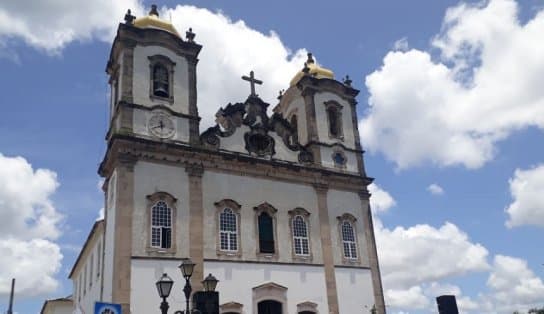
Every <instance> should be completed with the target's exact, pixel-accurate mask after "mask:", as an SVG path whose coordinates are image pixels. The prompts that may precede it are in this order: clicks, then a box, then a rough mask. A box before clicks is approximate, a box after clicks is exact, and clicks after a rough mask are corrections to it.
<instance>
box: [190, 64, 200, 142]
mask: <svg viewBox="0 0 544 314" xmlns="http://www.w3.org/2000/svg"><path fill="white" fill-rule="evenodd" d="M197 63H198V59H197V58H196V57H187V66H188V68H187V74H188V76H189V77H188V79H189V88H188V90H189V115H191V116H193V117H195V118H198V106H197V89H196V79H197V78H196V65H197ZM199 124H200V120H199V119H190V120H189V142H190V143H191V144H192V145H195V144H198V143H199V141H200V140H199V139H200V130H199Z"/></svg>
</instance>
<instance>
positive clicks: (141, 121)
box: [132, 109, 189, 143]
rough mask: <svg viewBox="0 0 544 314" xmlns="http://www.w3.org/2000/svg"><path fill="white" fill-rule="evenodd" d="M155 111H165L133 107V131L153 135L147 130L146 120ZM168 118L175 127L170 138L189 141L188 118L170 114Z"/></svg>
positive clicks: (147, 120)
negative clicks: (172, 121)
mask: <svg viewBox="0 0 544 314" xmlns="http://www.w3.org/2000/svg"><path fill="white" fill-rule="evenodd" d="M156 112H166V111H161V110H153V111H147V110H140V109H134V111H133V123H132V125H133V132H134V133H136V134H140V135H143V136H146V137H152V136H153V135H152V134H151V133H150V132H149V126H148V122H149V119H150V118H151V116H153V115H154V114H155V113H156ZM170 118H171V119H172V120H174V125H175V128H176V132H175V133H174V135H173V136H172V137H171V138H170V139H172V140H174V141H181V142H185V143H188V142H189V120H188V119H186V118H182V117H176V116H172V115H170Z"/></svg>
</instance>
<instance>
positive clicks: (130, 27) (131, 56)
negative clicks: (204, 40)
mask: <svg viewBox="0 0 544 314" xmlns="http://www.w3.org/2000/svg"><path fill="white" fill-rule="evenodd" d="M194 38H195V34H194V33H193V32H192V30H191V29H189V30H188V31H187V32H186V38H185V40H184V39H182V38H181V36H180V35H179V33H178V31H177V30H176V29H175V28H174V26H173V25H172V24H171V23H169V22H167V21H165V20H162V19H161V18H160V17H159V12H158V10H157V6H156V5H153V6H152V7H151V10H150V11H149V14H148V15H147V16H144V17H140V18H136V17H135V16H133V15H132V14H131V12H130V10H129V11H128V12H127V14H126V16H125V23H124V24H119V28H118V30H117V36H116V37H115V40H114V42H113V45H112V48H111V52H110V57H109V60H108V64H107V67H106V72H107V73H108V75H109V83H110V86H111V99H110V126H109V131H108V135H107V140H108V141H111V140H112V138H113V137H114V136H116V135H123V136H133V137H137V138H142V139H148V140H159V141H171V142H175V143H188V144H195V143H197V141H198V135H199V121H200V118H199V116H198V109H197V104H196V102H197V90H196V65H197V62H198V59H197V57H198V53H199V52H200V49H201V48H202V46H200V45H198V44H196V43H195V42H194Z"/></svg>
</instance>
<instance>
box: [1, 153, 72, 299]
mask: <svg viewBox="0 0 544 314" xmlns="http://www.w3.org/2000/svg"><path fill="white" fill-rule="evenodd" d="M57 187H58V182H57V176H56V174H55V173H54V172H52V171H50V170H47V169H37V170H34V169H33V168H32V166H31V165H30V164H29V163H28V162H27V161H26V160H25V159H24V158H22V157H6V156H3V155H2V154H0V230H2V233H1V234H0V256H2V258H1V259H0V294H5V293H9V289H10V282H11V278H13V277H16V278H17V279H18V281H17V285H16V291H17V293H18V294H19V295H22V296H29V295H37V294H41V293H46V292H51V291H53V290H55V289H56V287H57V285H58V282H57V281H56V279H55V278H54V276H55V275H56V273H57V272H58V270H59V268H60V261H61V260H62V255H61V253H60V248H59V246H58V245H57V244H56V243H54V242H52V240H54V239H56V238H57V237H58V236H59V235H60V230H59V229H58V224H59V222H60V221H61V219H62V215H60V214H59V213H58V212H57V211H56V209H55V207H54V206H53V204H52V202H51V199H50V198H51V196H52V194H53V193H54V192H55V190H56V189H57Z"/></svg>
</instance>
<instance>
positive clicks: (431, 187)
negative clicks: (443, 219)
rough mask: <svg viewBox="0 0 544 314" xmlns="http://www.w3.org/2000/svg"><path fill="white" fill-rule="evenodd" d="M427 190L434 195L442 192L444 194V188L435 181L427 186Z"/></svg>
mask: <svg viewBox="0 0 544 314" xmlns="http://www.w3.org/2000/svg"><path fill="white" fill-rule="evenodd" d="M427 191H429V192H430V193H431V194H433V195H442V194H444V189H443V188H442V187H441V186H440V185H438V184H436V183H433V184H431V185H429V186H428V187H427Z"/></svg>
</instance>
